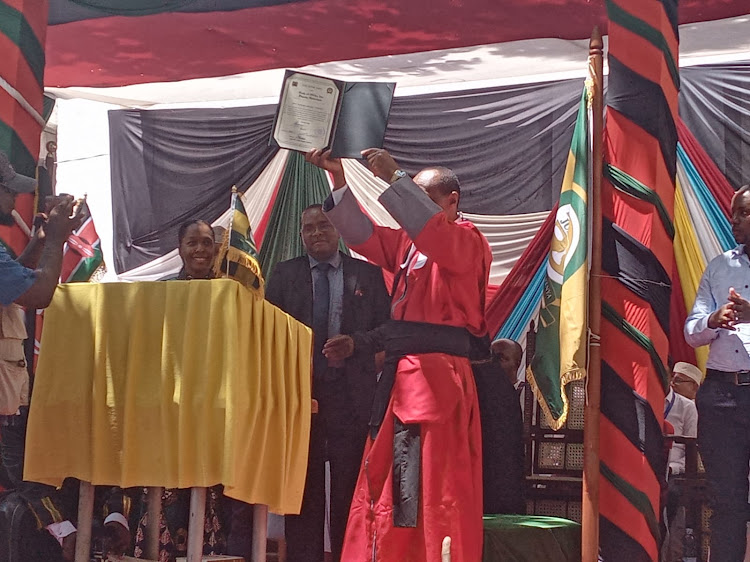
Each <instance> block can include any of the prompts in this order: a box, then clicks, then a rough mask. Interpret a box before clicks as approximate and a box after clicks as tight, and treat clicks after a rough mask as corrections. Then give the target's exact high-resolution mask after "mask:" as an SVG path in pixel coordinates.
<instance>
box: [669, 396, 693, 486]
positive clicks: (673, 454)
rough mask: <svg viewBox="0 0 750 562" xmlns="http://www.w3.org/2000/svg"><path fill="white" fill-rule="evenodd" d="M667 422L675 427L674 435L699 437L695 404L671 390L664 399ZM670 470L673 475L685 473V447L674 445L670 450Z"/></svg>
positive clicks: (678, 444)
mask: <svg viewBox="0 0 750 562" xmlns="http://www.w3.org/2000/svg"><path fill="white" fill-rule="evenodd" d="M664 413H665V414H666V420H667V421H668V422H669V423H671V424H672V426H673V427H674V434H675V435H680V436H682V437H697V436H698V410H697V409H696V407H695V402H693V401H692V400H690V399H689V398H685V397H684V396H682V395H681V394H677V393H676V392H675V391H674V390H672V389H671V388H670V389H669V392H668V393H667V396H666V398H664ZM669 468H670V469H671V470H672V474H682V473H683V472H685V445H682V444H681V443H673V444H672V448H671V449H670V450H669Z"/></svg>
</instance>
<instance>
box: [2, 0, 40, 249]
mask: <svg viewBox="0 0 750 562" xmlns="http://www.w3.org/2000/svg"><path fill="white" fill-rule="evenodd" d="M47 7H48V6H47V0H0V53H2V56H0V150H3V151H4V152H5V153H6V154H7V155H8V157H9V158H10V161H11V162H12V163H13V167H14V168H15V169H16V171H17V172H19V173H21V174H23V175H25V176H29V177H35V175H36V165H37V159H38V157H39V139H40V135H41V132H42V128H43V127H44V119H43V118H42V112H43V109H42V101H43V94H44V40H45V35H46V32H47ZM33 206H34V198H33V196H29V195H25V196H21V197H19V198H18V200H17V202H16V210H17V211H18V212H19V213H20V215H21V217H22V218H23V219H24V221H25V222H26V224H27V225H30V224H31V218H32V215H33ZM0 239H2V241H3V242H5V243H6V244H7V245H8V246H9V247H10V248H11V249H12V250H13V251H14V252H16V253H18V252H19V251H20V250H21V249H22V248H23V246H24V245H25V244H26V242H27V241H28V238H27V236H26V234H25V233H24V232H23V231H22V230H21V229H19V228H18V227H12V228H9V227H0Z"/></svg>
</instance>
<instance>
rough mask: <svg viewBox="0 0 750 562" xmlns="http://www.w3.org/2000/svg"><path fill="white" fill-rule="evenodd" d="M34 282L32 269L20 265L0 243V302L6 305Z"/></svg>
mask: <svg viewBox="0 0 750 562" xmlns="http://www.w3.org/2000/svg"><path fill="white" fill-rule="evenodd" d="M33 284H34V271H33V270H31V269H29V268H28V267H24V266H22V265H21V264H20V263H18V262H17V261H16V260H14V259H13V258H12V257H10V254H9V253H8V251H7V250H6V249H5V248H4V247H3V245H2V244H0V304H2V305H3V306H7V305H9V304H11V303H12V302H14V301H15V300H16V299H17V298H18V297H20V296H21V295H23V294H24V293H25V292H26V291H28V290H29V288H30V287H31V286H32V285H33Z"/></svg>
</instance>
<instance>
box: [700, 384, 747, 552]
mask: <svg viewBox="0 0 750 562" xmlns="http://www.w3.org/2000/svg"><path fill="white" fill-rule="evenodd" d="M696 406H697V407H698V446H699V449H700V454H701V458H702V459H703V464H704V466H705V468H706V478H707V479H708V484H709V486H710V487H711V497H712V499H713V516H712V517H711V560H719V561H721V562H735V561H736V562H742V560H744V557H745V546H746V544H745V543H746V536H747V535H746V533H747V530H746V522H747V518H748V517H747V515H748V512H747V505H748V504H747V494H748V481H747V477H748V463H749V462H750V386H737V385H735V384H734V383H728V382H723V381H716V380H711V377H710V376H709V377H708V378H707V379H706V381H705V382H704V383H703V385H702V386H701V387H700V390H699V391H698V396H697V398H696Z"/></svg>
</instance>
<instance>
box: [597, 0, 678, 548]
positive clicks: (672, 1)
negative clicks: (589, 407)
mask: <svg viewBox="0 0 750 562" xmlns="http://www.w3.org/2000/svg"><path fill="white" fill-rule="evenodd" d="M606 4H607V12H608V16H609V86H608V93H607V96H608V101H607V121H606V129H605V135H604V159H605V161H604V182H603V185H602V216H603V220H602V222H603V226H602V270H603V279H602V295H603V297H602V325H601V342H602V350H601V356H602V401H601V436H600V454H601V464H600V471H601V472H600V474H601V478H600V487H601V488H600V505H599V508H600V526H601V527H600V549H601V555H602V558H603V560H605V561H609V560H629V561H630V562H635V561H640V560H654V561H655V560H658V545H659V540H660V538H659V537H660V530H659V520H660V513H659V512H660V509H659V501H660V498H659V496H660V492H661V485H662V484H663V481H664V479H665V471H666V463H665V454H664V448H663V439H662V424H663V419H664V396H665V392H666V390H667V388H668V379H669V372H668V361H667V355H668V351H669V339H668V338H669V326H670V322H669V303H670V296H671V275H672V271H673V259H674V257H673V249H672V240H673V237H674V225H673V206H674V191H675V169H676V145H677V132H676V127H675V120H676V119H677V93H678V90H679V70H678V63H677V53H678V32H677V0H661V1H660V0H628V1H627V2H626V1H624V0H617V1H613V0H607V1H606Z"/></svg>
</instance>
